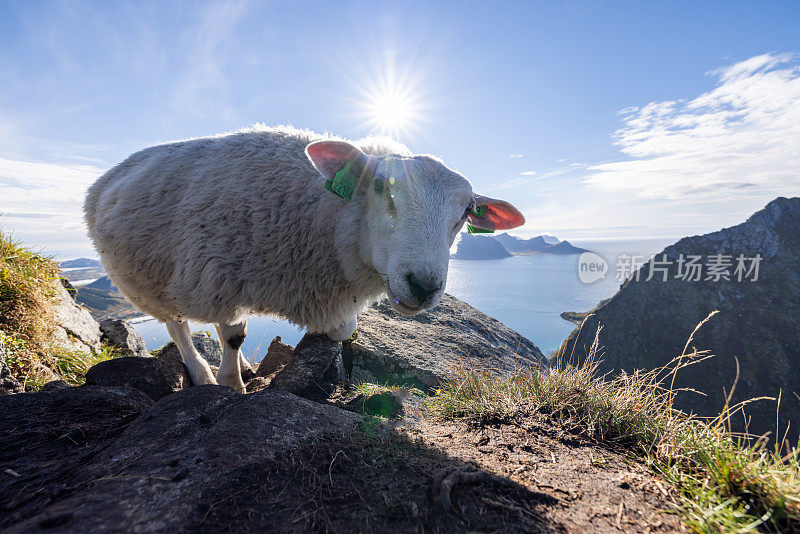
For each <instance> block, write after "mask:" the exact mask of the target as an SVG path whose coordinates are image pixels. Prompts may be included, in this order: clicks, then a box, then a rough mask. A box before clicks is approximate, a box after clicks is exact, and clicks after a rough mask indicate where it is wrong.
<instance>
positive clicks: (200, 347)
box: [158, 332, 222, 367]
mask: <svg viewBox="0 0 800 534" xmlns="http://www.w3.org/2000/svg"><path fill="white" fill-rule="evenodd" d="M192 344H193V345H194V348H196V349H197V352H199V353H200V356H202V357H203V358H204V359H205V360H206V361H207V362H208V364H209V365H215V366H217V367H219V364H220V361H221V360H222V349H220V347H219V343H218V342H217V340H216V339H214V338H213V337H211V335H210V334H208V333H207V332H195V333H193V334H192ZM158 354H159V357H162V358H171V359H174V358H175V357H177V359H178V361H181V353H180V351H179V350H178V347H177V345H175V342H174V341H170V342H169V343H167V344H166V345H164V347H162V349H161V350H160V351H159V353H158Z"/></svg>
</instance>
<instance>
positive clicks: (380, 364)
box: [351, 294, 547, 391]
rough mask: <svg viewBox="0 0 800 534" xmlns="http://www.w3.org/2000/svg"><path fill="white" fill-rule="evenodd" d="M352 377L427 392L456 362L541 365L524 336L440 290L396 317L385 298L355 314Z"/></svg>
mask: <svg viewBox="0 0 800 534" xmlns="http://www.w3.org/2000/svg"><path fill="white" fill-rule="evenodd" d="M351 349H352V352H353V359H354V362H353V365H354V368H353V374H352V378H353V380H356V381H364V382H372V383H376V384H384V383H390V384H394V385H403V386H410V387H416V388H419V389H421V390H423V391H430V389H431V388H435V387H436V386H438V385H439V384H441V383H442V381H443V380H445V379H446V377H447V376H448V374H449V373H450V371H451V370H452V369H453V368H454V367H457V366H459V365H464V364H466V365H470V366H475V367H484V368H487V369H495V370H507V371H512V370H514V369H518V368H520V367H522V366H530V365H547V361H546V360H545V358H544V356H543V355H542V352H541V351H540V350H539V349H538V348H537V347H536V345H534V344H533V343H531V342H530V341H529V340H528V339H526V338H525V337H523V336H522V335H520V334H518V333H517V332H515V331H513V330H511V329H510V328H508V327H506V326H505V325H503V324H502V323H500V322H499V321H498V320H496V319H493V318H492V317H489V316H488V315H486V314H483V313H481V312H479V311H478V310H476V309H475V308H473V307H472V306H470V305H469V304H467V303H465V302H462V301H460V300H458V299H457V298H455V297H453V296H451V295H447V294H445V295H444V296H443V297H442V300H441V302H440V303H439V305H438V306H436V307H435V308H433V309H431V310H428V311H426V312H423V313H420V314H419V315H414V316H405V315H400V314H399V313H397V312H395V311H394V310H393V309H392V308H391V306H389V304H388V303H387V302H386V301H383V302H380V303H377V304H375V305H373V306H372V307H371V308H369V309H368V310H367V311H366V312H365V313H364V314H362V315H361V316H359V318H358V337H357V338H356V340H355V342H353V343H352V345H351Z"/></svg>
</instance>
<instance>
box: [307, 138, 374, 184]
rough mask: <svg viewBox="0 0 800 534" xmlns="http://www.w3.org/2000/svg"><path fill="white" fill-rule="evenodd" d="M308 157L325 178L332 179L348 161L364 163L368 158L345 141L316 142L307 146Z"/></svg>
mask: <svg viewBox="0 0 800 534" xmlns="http://www.w3.org/2000/svg"><path fill="white" fill-rule="evenodd" d="M306 156H308V159H310V160H311V163H313V164H314V167H316V169H317V170H318V171H319V172H321V173H322V175H323V176H325V178H328V179H330V178H331V177H333V175H334V174H336V173H337V172H338V171H340V170H341V169H342V167H344V164H345V163H347V162H348V161H351V162H363V161H364V159H365V158H366V156H365V155H364V153H363V152H361V151H360V150H359V149H357V148H356V147H354V146H353V145H351V144H350V143H345V142H344V141H314V142H313V143H310V144H309V145H308V146H306Z"/></svg>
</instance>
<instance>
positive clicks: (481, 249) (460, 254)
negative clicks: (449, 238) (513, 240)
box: [450, 234, 511, 260]
mask: <svg viewBox="0 0 800 534" xmlns="http://www.w3.org/2000/svg"><path fill="white" fill-rule="evenodd" d="M510 256H511V254H509V253H508V251H507V250H506V249H505V248H504V247H503V245H501V244H500V243H498V242H497V241H495V240H494V239H493V238H491V237H489V236H479V235H472V234H463V235H462V236H461V240H460V241H459V242H458V245H457V248H456V252H455V253H454V254H453V255H452V256H450V257H451V258H453V259H456V260H497V259H502V258H508V257H510Z"/></svg>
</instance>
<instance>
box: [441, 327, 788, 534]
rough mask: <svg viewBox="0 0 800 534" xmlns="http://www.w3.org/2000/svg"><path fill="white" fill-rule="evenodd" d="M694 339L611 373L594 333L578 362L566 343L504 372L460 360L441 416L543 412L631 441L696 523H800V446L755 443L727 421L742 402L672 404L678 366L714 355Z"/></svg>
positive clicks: (728, 527)
mask: <svg viewBox="0 0 800 534" xmlns="http://www.w3.org/2000/svg"><path fill="white" fill-rule="evenodd" d="M706 320H707V319H706ZM704 322H705V321H704ZM702 324H703V323H701V324H700V325H698V328H699V327H700V326H702ZM695 332H696V330H695ZM690 344H691V338H690V340H689V342H687V344H686V347H687V349H685V350H684V354H682V355H681V356H680V357H678V358H676V359H675V360H674V361H673V362H671V364H670V365H668V366H667V367H665V368H662V369H657V370H654V371H650V372H637V373H634V374H623V375H622V376H619V377H614V378H608V377H598V376H597V372H596V371H597V363H596V362H597V354H598V342H597V336H595V341H594V344H593V346H592V349H591V351H590V357H589V358H588V359H587V360H586V361H585V362H583V363H581V364H579V365H572V364H570V363H568V362H567V359H568V358H566V357H565V355H564V354H563V353H562V354H559V355H558V357H557V359H556V361H555V362H554V365H553V366H552V367H551V368H547V369H544V368H543V369H523V370H520V371H518V372H515V373H509V374H505V375H501V376H500V377H498V376H497V373H490V372H488V371H478V370H473V369H466V368H462V369H461V370H459V371H458V372H457V373H456V375H455V376H454V377H453V378H452V379H451V380H450V381H449V382H448V383H447V384H446V385H445V386H444V387H443V388H442V389H441V390H440V392H439V394H438V395H436V396H435V397H433V398H432V399H431V400H430V406H431V409H432V411H433V413H434V414H435V415H437V416H439V417H444V418H466V419H473V420H481V419H487V418H496V417H515V416H523V415H524V414H526V413H531V412H533V411H539V412H545V413H549V414H552V416H553V417H554V418H555V419H556V420H557V421H559V422H560V423H561V424H562V425H564V426H565V427H567V428H569V429H570V430H572V431H574V432H580V433H581V434H584V435H588V436H591V437H594V438H596V440H597V441H598V442H600V443H605V444H612V445H616V446H621V447H625V448H626V449H627V450H629V451H631V452H633V453H634V454H636V455H637V456H639V457H641V458H642V459H644V460H645V461H646V462H647V463H648V464H649V465H650V466H651V468H652V469H653V470H654V471H655V472H657V473H659V474H660V475H661V476H662V477H663V478H664V479H665V480H666V481H667V482H669V483H671V484H672V485H673V486H674V487H675V488H677V490H678V493H677V494H678V497H677V498H676V502H675V504H676V506H677V507H678V509H679V510H680V511H681V513H682V515H683V520H684V522H685V523H686V524H687V526H689V527H690V528H692V529H693V530H695V531H697V532H747V531H752V530H762V531H768V532H790V531H797V530H798V529H800V474H799V473H800V453H798V450H797V449H792V450H790V451H781V450H780V448H774V449H770V448H769V447H767V446H766V444H765V443H766V440H765V439H760V440H758V439H757V440H755V445H751V446H748V445H746V443H753V442H752V441H750V442H748V441H746V440H744V439H743V438H742V437H741V436H736V435H733V434H732V433H731V432H730V426H729V424H728V422H729V421H730V418H731V417H732V416H733V415H734V414H737V413H739V412H741V411H742V410H743V409H744V405H738V406H725V407H724V409H723V410H722V413H721V414H720V415H719V416H718V417H716V418H714V419H711V420H708V419H700V418H697V417H693V416H690V415H687V414H685V413H683V412H681V411H679V410H677V409H675V408H674V407H673V401H674V398H675V391H674V390H673V389H672V384H673V383H674V376H675V374H676V373H678V372H680V371H681V370H682V369H684V368H685V367H687V366H689V365H693V364H696V363H698V362H700V361H702V360H703V359H705V358H708V357H711V356H710V355H709V354H707V353H703V352H698V351H692V352H689V351H688V347H689V346H690ZM784 452H785V454H783V453H784Z"/></svg>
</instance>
